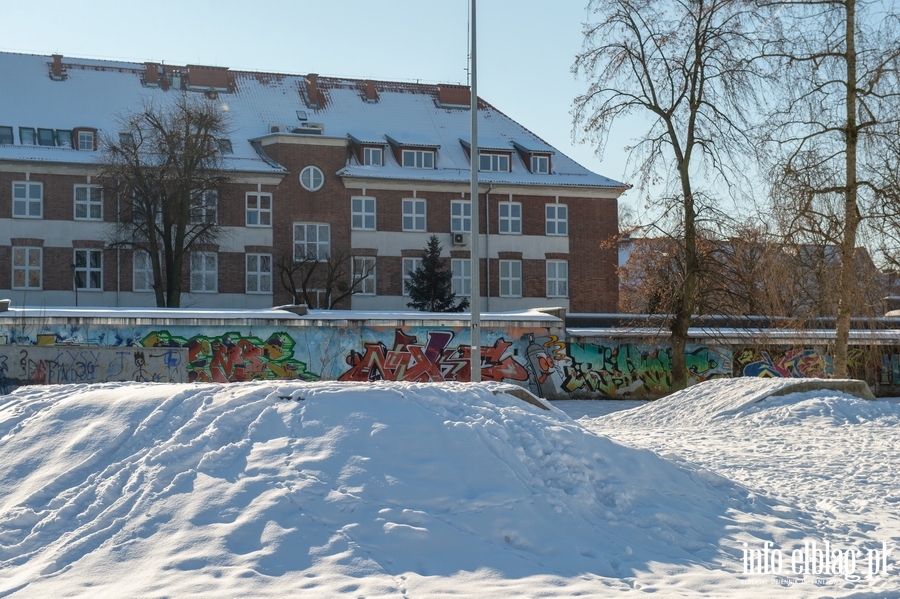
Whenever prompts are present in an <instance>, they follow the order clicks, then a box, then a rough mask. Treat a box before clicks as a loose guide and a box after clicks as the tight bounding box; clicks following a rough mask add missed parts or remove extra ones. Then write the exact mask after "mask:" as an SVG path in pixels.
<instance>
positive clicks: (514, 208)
mask: <svg viewBox="0 0 900 599" xmlns="http://www.w3.org/2000/svg"><path fill="white" fill-rule="evenodd" d="M498 213H499V215H500V233H505V234H508V235H517V234H520V233H521V232H522V204H519V203H518V202H500V205H499V207H498Z"/></svg>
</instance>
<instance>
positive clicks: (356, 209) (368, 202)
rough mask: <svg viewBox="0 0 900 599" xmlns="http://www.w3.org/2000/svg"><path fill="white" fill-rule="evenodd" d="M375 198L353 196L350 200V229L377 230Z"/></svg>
mask: <svg viewBox="0 0 900 599" xmlns="http://www.w3.org/2000/svg"><path fill="white" fill-rule="evenodd" d="M375 209H376V206H375V198H374V197H372V196H352V197H351V198H350V228H351V229H354V230H356V231H374V230H375V223H376V220H375V216H376V213H375Z"/></svg>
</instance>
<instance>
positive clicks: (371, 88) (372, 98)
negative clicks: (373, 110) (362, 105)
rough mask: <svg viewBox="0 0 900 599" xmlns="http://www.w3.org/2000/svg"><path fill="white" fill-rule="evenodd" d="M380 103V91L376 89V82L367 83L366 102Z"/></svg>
mask: <svg viewBox="0 0 900 599" xmlns="http://www.w3.org/2000/svg"><path fill="white" fill-rule="evenodd" d="M377 101H378V91H377V90H376V89H375V82H374V81H371V80H368V81H366V102H373V103H374V102H377Z"/></svg>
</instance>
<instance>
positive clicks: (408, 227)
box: [403, 198, 428, 233]
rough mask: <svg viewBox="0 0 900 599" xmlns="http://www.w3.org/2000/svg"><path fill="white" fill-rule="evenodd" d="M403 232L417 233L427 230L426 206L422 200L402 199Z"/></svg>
mask: <svg viewBox="0 0 900 599" xmlns="http://www.w3.org/2000/svg"><path fill="white" fill-rule="evenodd" d="M420 208H421V211H420V210H419V209H420ZM403 230H404V231H415V232H418V233H424V232H426V231H427V230H428V204H427V202H426V201H425V200H423V199H422V198H404V199H403Z"/></svg>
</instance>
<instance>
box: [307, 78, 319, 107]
mask: <svg viewBox="0 0 900 599" xmlns="http://www.w3.org/2000/svg"><path fill="white" fill-rule="evenodd" d="M306 95H307V96H308V97H309V107H310V108H318V107H319V75H318V74H317V73H310V74H309V75H307V76H306Z"/></svg>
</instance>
